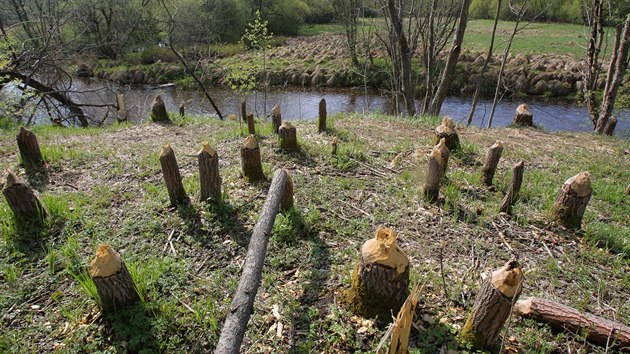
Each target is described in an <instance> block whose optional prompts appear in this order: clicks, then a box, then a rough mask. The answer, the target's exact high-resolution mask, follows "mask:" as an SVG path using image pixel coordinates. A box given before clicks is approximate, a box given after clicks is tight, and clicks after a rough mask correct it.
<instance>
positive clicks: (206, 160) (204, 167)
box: [197, 141, 221, 202]
mask: <svg viewBox="0 0 630 354" xmlns="http://www.w3.org/2000/svg"><path fill="white" fill-rule="evenodd" d="M197 161H198V162H199V181H200V183H201V201H202V202H205V201H206V200H208V199H212V200H214V201H218V200H221V176H220V174H219V155H218V154H217V152H216V150H214V149H213V148H212V147H210V145H209V144H208V142H207V141H204V142H203V143H202V147H201V150H200V151H199V153H198V154H197Z"/></svg>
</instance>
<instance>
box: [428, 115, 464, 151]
mask: <svg viewBox="0 0 630 354" xmlns="http://www.w3.org/2000/svg"><path fill="white" fill-rule="evenodd" d="M440 139H444V143H445V144H446V147H447V148H448V150H449V151H455V150H457V149H459V135H457V130H456V129H455V123H453V120H452V119H451V117H444V119H442V124H440V125H439V126H438V127H437V128H435V138H434V139H433V143H434V144H437V143H438V142H439V141H440Z"/></svg>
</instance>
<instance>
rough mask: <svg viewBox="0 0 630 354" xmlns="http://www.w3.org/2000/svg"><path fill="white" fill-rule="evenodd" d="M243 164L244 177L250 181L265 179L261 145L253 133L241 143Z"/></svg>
mask: <svg viewBox="0 0 630 354" xmlns="http://www.w3.org/2000/svg"><path fill="white" fill-rule="evenodd" d="M241 166H242V168H243V177H245V179H247V180H248V181H249V182H257V181H262V180H264V179H265V175H264V174H263V169H262V162H261V160H260V147H259V146H258V142H257V141H256V138H255V137H254V136H253V135H250V136H248V137H247V138H245V140H244V141H243V144H242V145H241Z"/></svg>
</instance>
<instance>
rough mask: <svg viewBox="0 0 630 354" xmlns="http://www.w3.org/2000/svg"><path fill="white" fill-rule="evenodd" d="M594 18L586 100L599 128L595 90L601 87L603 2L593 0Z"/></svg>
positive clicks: (594, 125) (585, 88)
mask: <svg viewBox="0 0 630 354" xmlns="http://www.w3.org/2000/svg"><path fill="white" fill-rule="evenodd" d="M591 8H592V18H591V24H590V25H591V35H590V37H589V41H588V48H587V51H586V54H587V56H586V70H584V100H585V102H586V107H587V109H588V112H589V115H590V116H591V121H592V123H593V128H595V127H596V126H597V116H598V114H597V111H598V109H597V105H596V104H595V90H597V87H598V86H599V71H600V69H601V63H600V62H599V54H600V52H601V48H602V43H603V38H604V29H603V22H604V11H603V10H604V6H603V4H602V1H601V0H593V4H592V6H591Z"/></svg>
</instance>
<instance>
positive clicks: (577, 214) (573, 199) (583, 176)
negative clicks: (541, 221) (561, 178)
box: [551, 172, 593, 229]
mask: <svg viewBox="0 0 630 354" xmlns="http://www.w3.org/2000/svg"><path fill="white" fill-rule="evenodd" d="M590 177H591V174H590V173H588V172H580V173H578V174H577V175H575V176H573V177H571V178H569V179H568V180H567V181H566V182H564V185H563V186H562V189H561V190H560V193H559V194H558V197H557V198H556V201H555V203H553V207H552V209H551V213H552V215H553V219H554V220H555V221H556V222H557V223H558V224H560V225H562V226H564V227H566V228H569V229H577V228H580V227H581V226H582V217H583V216H584V211H585V210H586V205H587V204H588V201H589V200H590V199H591V193H592V192H593V189H592V188H591V180H590Z"/></svg>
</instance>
